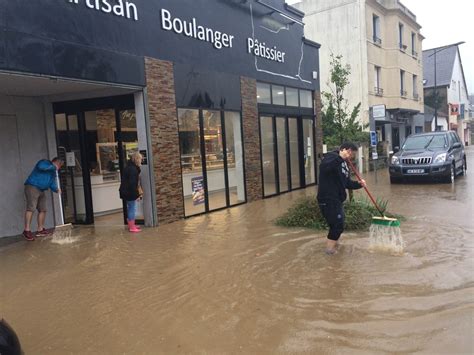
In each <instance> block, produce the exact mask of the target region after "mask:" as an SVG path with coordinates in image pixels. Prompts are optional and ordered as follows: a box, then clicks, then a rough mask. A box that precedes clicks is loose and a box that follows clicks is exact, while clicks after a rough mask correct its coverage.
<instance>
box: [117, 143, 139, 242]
mask: <svg viewBox="0 0 474 355" xmlns="http://www.w3.org/2000/svg"><path fill="white" fill-rule="evenodd" d="M142 158H143V157H142V155H141V154H140V153H138V152H135V153H133V154H132V156H131V157H130V160H129V161H128V162H127V166H126V167H125V169H124V171H123V175H122V181H121V183H120V198H121V199H122V200H124V201H126V202H127V223H128V230H129V231H130V232H132V233H137V232H140V231H141V229H140V228H138V227H137V225H135V215H136V212H137V200H138V199H140V198H141V197H142V192H141V187H140V166H141V165H142Z"/></svg>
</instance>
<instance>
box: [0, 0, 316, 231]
mask: <svg viewBox="0 0 474 355" xmlns="http://www.w3.org/2000/svg"><path fill="white" fill-rule="evenodd" d="M0 7H2V9H1V10H2V14H3V15H2V16H1V17H0V26H1V27H2V31H1V35H0V36H2V37H3V38H2V42H3V43H4V46H3V47H2V48H0V87H1V89H0V103H2V107H3V108H2V109H1V110H0V122H2V126H4V130H3V131H4V132H7V133H8V137H9V138H8V142H9V144H11V145H12V147H13V146H15V147H18V149H15V151H17V153H15V154H13V156H11V157H9V158H2V159H10V160H12V162H13V161H17V162H18V163H17V166H18V169H17V170H18V171H17V176H16V177H14V174H10V175H8V176H7V175H5V176H2V181H3V180H4V179H6V180H7V183H8V184H10V183H11V184H13V185H14V186H15V188H14V189H11V190H12V191H9V192H8V193H9V194H10V195H11V196H8V197H9V198H11V200H15V201H19V200H21V198H20V197H19V195H20V194H21V193H22V186H21V185H22V181H21V180H22V179H23V178H26V177H25V176H27V174H28V173H29V171H30V170H31V168H32V166H33V165H34V162H35V161H36V160H37V159H41V158H45V157H53V156H60V157H62V158H63V159H64V160H65V161H66V165H65V167H64V168H63V169H62V170H61V171H60V182H61V187H62V191H63V193H62V195H61V198H59V197H58V196H57V195H53V194H51V195H50V196H48V198H49V201H48V203H49V205H50V208H51V210H52V211H54V213H52V214H50V217H49V218H51V220H50V221H49V222H50V224H58V223H60V222H64V223H66V222H70V223H76V224H107V223H113V224H116V223H117V222H120V221H123V219H124V213H125V211H124V209H125V206H124V205H123V203H122V201H121V200H120V199H119V197H118V186H119V184H120V178H121V171H122V169H123V167H124V166H125V164H126V161H127V159H128V157H129V156H130V155H131V154H132V153H133V152H135V151H140V152H141V153H142V154H143V155H144V156H145V159H144V162H143V165H142V174H141V182H142V186H143V188H144V190H145V198H144V199H143V201H142V202H141V205H140V208H139V214H140V215H139V217H140V218H141V220H142V221H143V223H145V224H146V225H149V226H153V225H158V224H162V223H168V222H171V221H175V220H178V219H180V218H184V217H191V216H195V215H199V214H203V213H208V212H212V211H216V210H221V209H224V208H229V207H232V206H236V205H239V204H242V203H247V202H251V201H254V200H258V199H261V198H267V197H272V196H275V195H278V194H281V193H285V192H289V191H293V190H296V189H300V188H305V187H307V186H311V185H314V184H315V183H316V161H317V159H316V156H317V154H319V153H320V149H319V148H318V146H319V145H320V144H321V142H319V141H318V140H317V137H319V136H320V135H319V134H318V128H317V127H318V125H319V122H318V115H317V110H316V106H318V105H317V104H315V102H316V103H317V102H319V81H318V77H319V75H318V71H319V69H318V68H319V58H318V48H319V45H318V44H317V43H314V42H311V41H309V40H307V39H305V38H304V36H303V29H304V24H303V13H301V12H300V11H298V10H296V9H294V8H292V7H290V6H288V5H287V4H285V2H284V1H279V0H274V1H270V0H265V1H263V0H262V1H260V0H253V1H240V0H239V1H237V0H226V1H224V0H180V1H176V0H157V1H148V0H133V1H132V0H130V1H122V0H61V1H57V0H37V1H35V2H31V1H28V0H17V1H15V2H6V1H2V2H0ZM28 132H29V133H28ZM7 133H3V134H2V135H6V134H7ZM0 134H1V133H0ZM3 138H6V137H2V139H3ZM12 153H13V149H12ZM4 163H5V164H9V163H11V162H10V161H5V162H4ZM2 174H4V173H2ZM18 175H19V176H20V178H18ZM17 185H18V186H17ZM17 190H18V191H17ZM10 207H11V206H10ZM13 207H14V209H17V210H18V211H16V212H18V213H16V214H18V215H20V216H21V211H22V209H23V206H22V205H21V203H18V204H17V205H15V206H13ZM2 219H4V217H2ZM5 220H6V217H5ZM2 222H3V220H2ZM15 225H16V222H15V221H12V222H11V226H10V227H9V228H10V230H9V231H8V232H6V233H7V234H6V235H8V233H9V234H10V235H12V234H14V233H16V232H17V231H15V230H14V229H15ZM19 226H20V228H21V223H20V224H19Z"/></svg>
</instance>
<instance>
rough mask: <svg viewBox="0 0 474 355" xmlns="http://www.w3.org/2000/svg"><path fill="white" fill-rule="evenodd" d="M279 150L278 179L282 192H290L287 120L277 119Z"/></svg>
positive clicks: (283, 118)
mask: <svg viewBox="0 0 474 355" xmlns="http://www.w3.org/2000/svg"><path fill="white" fill-rule="evenodd" d="M276 129H277V149H278V177H279V179H280V181H279V186H280V192H285V191H288V190H289V179H288V140H287V138H286V137H287V128H286V118H285V117H276Z"/></svg>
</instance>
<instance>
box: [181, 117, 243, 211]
mask: <svg viewBox="0 0 474 355" xmlns="http://www.w3.org/2000/svg"><path fill="white" fill-rule="evenodd" d="M178 128H179V146H180V151H181V169H182V184H183V194H184V211H185V216H192V215H195V214H199V213H203V212H208V211H212V210H216V209H220V208H224V207H229V206H231V205H235V204H238V203H242V202H245V189H244V173H243V153H242V133H241V131H242V130H241V119H240V112H230V111H225V112H224V111H218V110H199V109H178Z"/></svg>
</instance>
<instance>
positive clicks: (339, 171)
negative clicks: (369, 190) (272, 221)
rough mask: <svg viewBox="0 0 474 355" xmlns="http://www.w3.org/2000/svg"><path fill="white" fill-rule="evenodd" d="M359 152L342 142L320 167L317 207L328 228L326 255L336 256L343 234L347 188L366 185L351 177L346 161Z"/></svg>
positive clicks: (352, 145) (327, 155) (353, 145)
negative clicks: (337, 149) (344, 203)
mask: <svg viewBox="0 0 474 355" xmlns="http://www.w3.org/2000/svg"><path fill="white" fill-rule="evenodd" d="M355 152H357V146H356V145H355V144H354V143H349V142H347V143H343V144H342V145H341V146H340V148H339V151H334V152H329V153H327V154H326V155H325V156H324V158H323V160H322V161H321V164H320V165H319V182H318V204H319V208H320V210H321V214H322V215H323V217H324V219H325V220H326V222H327V224H328V226H329V232H328V236H327V243H326V253H327V254H334V253H335V252H336V247H337V245H338V240H339V238H340V236H341V234H342V232H343V231H344V208H343V205H342V204H343V202H344V201H345V200H346V198H347V193H346V189H351V190H356V189H360V188H362V187H364V186H366V184H365V180H361V181H360V183H359V182H357V181H353V180H351V178H350V171H349V167H348V166H347V163H346V161H347V160H350V159H352V158H353V154H354V153H355Z"/></svg>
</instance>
